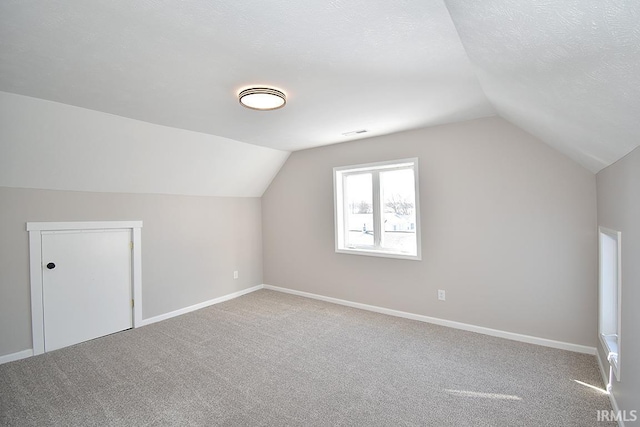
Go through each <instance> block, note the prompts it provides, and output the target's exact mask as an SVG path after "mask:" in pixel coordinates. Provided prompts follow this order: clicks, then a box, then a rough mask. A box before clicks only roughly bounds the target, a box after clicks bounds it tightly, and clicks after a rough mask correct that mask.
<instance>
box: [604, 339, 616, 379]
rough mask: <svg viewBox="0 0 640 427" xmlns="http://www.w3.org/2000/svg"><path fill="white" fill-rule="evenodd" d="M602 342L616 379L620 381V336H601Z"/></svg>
mask: <svg viewBox="0 0 640 427" xmlns="http://www.w3.org/2000/svg"><path fill="white" fill-rule="evenodd" d="M600 341H601V342H602V346H603V348H604V350H605V351H606V353H607V361H608V362H609V364H610V365H611V366H612V367H613V371H614V373H615V374H616V378H618V380H620V365H619V360H618V358H619V347H618V336H617V335H605V334H600Z"/></svg>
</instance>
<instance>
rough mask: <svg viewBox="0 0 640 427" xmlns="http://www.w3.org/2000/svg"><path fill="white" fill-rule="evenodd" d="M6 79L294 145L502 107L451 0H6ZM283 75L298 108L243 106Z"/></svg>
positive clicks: (1, 29)
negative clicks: (251, 92)
mask: <svg viewBox="0 0 640 427" xmlns="http://www.w3.org/2000/svg"><path fill="white" fill-rule="evenodd" d="M0 16H2V25H1V26H0V76H1V77H0V90H3V91H6V92H13V93H18V94H22V95H28V96H32V97H37V98H44V99H48V100H53V101H58V102H62V103H66V104H71V105H76V106H80V107H84V108H89V109H93V110H98V111H104V112H108V113H112V114H117V115H121V116H125V117H130V118H135V119H138V120H143V121H148V122H151V123H157V124H162V125H166V126H172V127H176V128H182V129H189V130H194V131H198V132H204V133H209V134H214V135H218V136H223V137H226V138H231V139H235V140H238V141H243V142H248V143H251V144H257V145H264V146H268V147H271V148H276V149H281V150H288V151H290V150H299V149H303V148H309V147H313V146H318V145H323V144H330V143H336V142H343V141H346V140H347V139H348V138H346V137H344V136H343V135H342V134H343V133H346V132H349V131H354V130H360V129H366V130H367V131H368V132H367V134H366V135H367V136H374V135H380V134H386V133H391V132H397V131H401V130H406V129H412V128H418V127H423V126H429V125H433V124H439V123H447V122H455V121H459V120H467V119H473V118H477V117H483V116H490V115H494V114H495V112H494V110H493V108H492V107H491V105H490V103H489V102H488V101H487V99H486V97H485V96H484V94H483V92H482V89H481V88H480V85H479V83H478V80H477V78H476V76H475V74H474V72H473V70H472V67H471V64H470V63H469V60H468V58H467V55H466V53H465V51H464V48H463V47H462V44H461V42H460V39H459V37H458V35H457V33H456V30H455V27H454V26H453V23H452V22H451V17H450V16H449V12H448V11H447V8H446V7H445V5H444V3H443V2H442V1H424V0H402V1H397V2H396V1H388V0H348V1H347V0H340V1H336V0H333V1H327V0H310V1H304V2H301V1H299V0H242V1H238V0H215V1H211V0H193V1H172V0H167V1H158V0H146V1H130V0H101V1H100V0H98V1H94V0H92V1H86V0H39V1H38V0H36V1H25V0H3V1H2V2H0ZM253 85H272V86H275V87H277V88H281V89H283V90H284V91H285V92H286V93H287V95H288V105H287V106H286V108H284V109H282V110H278V111H271V112H256V111H252V110H248V109H245V108H243V107H241V106H240V105H239V103H238V99H237V94H238V92H239V91H240V90H241V89H243V88H246V87H247V86H253Z"/></svg>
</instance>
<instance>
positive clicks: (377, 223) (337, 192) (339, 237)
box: [333, 157, 422, 261]
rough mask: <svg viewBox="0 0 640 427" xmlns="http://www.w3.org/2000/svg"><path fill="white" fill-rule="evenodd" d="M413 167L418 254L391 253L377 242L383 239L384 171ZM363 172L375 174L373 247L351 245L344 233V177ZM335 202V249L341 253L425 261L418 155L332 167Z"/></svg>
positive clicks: (373, 180) (373, 184)
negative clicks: (423, 256) (382, 188)
mask: <svg viewBox="0 0 640 427" xmlns="http://www.w3.org/2000/svg"><path fill="white" fill-rule="evenodd" d="M401 169H413V179H414V184H413V185H414V192H415V207H414V209H415V217H416V222H415V238H416V254H415V255H410V254H404V253H399V252H391V251H388V250H383V249H381V248H380V247H376V246H375V245H376V244H377V243H379V242H380V241H381V235H382V228H381V224H382V222H381V216H382V215H383V214H384V212H382V211H381V210H382V209H381V201H380V196H381V190H380V177H379V174H380V172H381V171H390V170H401ZM362 173H371V174H372V187H373V188H372V193H373V194H372V196H373V198H372V205H373V206H372V209H373V224H374V226H373V229H374V245H373V246H371V247H370V248H363V247H358V248H348V247H347V246H346V245H345V240H346V238H345V236H346V234H347V230H346V227H347V221H345V215H346V211H345V196H346V191H345V181H346V180H345V177H348V176H349V175H356V174H362ZM333 202H334V203H333V205H334V229H335V251H336V253H341V254H351V255H365V256H375V257H382V258H396V259H406V260H413V261H421V260H422V247H421V246H422V245H421V240H422V239H421V232H420V230H421V228H420V188H419V173H418V158H417V157H412V158H406V159H397V160H387V161H382V162H373V163H364V164H358V165H348V166H338V167H334V168H333Z"/></svg>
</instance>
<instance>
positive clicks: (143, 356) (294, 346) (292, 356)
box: [0, 290, 615, 427]
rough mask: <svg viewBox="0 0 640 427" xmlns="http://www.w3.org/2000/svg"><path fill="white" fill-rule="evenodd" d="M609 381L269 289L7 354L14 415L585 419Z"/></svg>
mask: <svg viewBox="0 0 640 427" xmlns="http://www.w3.org/2000/svg"><path fill="white" fill-rule="evenodd" d="M577 381H580V382H581V383H579V382H577ZM587 385H591V386H593V387H589V386H587ZM603 387H604V386H603V384H602V380H601V377H600V374H599V371H598V366H597V361H596V359H595V357H594V356H590V355H585V354H579V353H573V352H569V351H563V350H557V349H552V348H546V347H541V346H536V345H531V344H525V343H520V342H515V341H509V340H504V339H500V338H494V337H490V336H486V335H480V334H475V333H471V332H465V331H460V330H456V329H450V328H446V327H441V326H436V325H431V324H427V323H421V322H416V321H411V320H407V319H401V318H396V317H391V316H386V315H382V314H377V313H371V312H367V311H362V310H357V309H353V308H348V307H343V306H339V305H335V304H330V303H326V302H321V301H317V300H312V299H308V298H301V297H297V296H292V295H288V294H283V293H279V292H274V291H268V290H260V291H257V292H253V293H251V294H248V295H245V296H242V297H240V298H236V299H234V300H231V301H227V302H224V303H221V304H217V305H214V306H211V307H208V308H204V309H201V310H198V311H195V312H192V313H189V314H185V315H182V316H179V317H174V318H172V319H169V320H165V321H162V322H159V323H155V324H152V325H149V326H145V327H142V328H138V329H132V330H129V331H125V332H121V333H117V334H113V335H110V336H107V337H103V338H99V339H96V340H92V341H88V342H85V343H82V344H78V345H75V346H72V347H67V348H64V349H61V350H56V351H52V352H50V353H46V354H43V355H40V356H36V357H32V358H28V359H24V360H19V361H16V362H11V363H7V364H4V365H0V425H6V426H32V425H36V426H58V425H60V426H62V425H64V426H162V425H180V426H183V425H185V426H188V425H193V426H215V425H220V426H285V425H290V426H403V425H404V426H536V427H539V426H580V427H583V426H597V425H606V423H598V422H597V410H611V406H610V404H609V400H608V396H607V395H606V394H604V393H603V392H602V391H601V390H598V389H602V388H603ZM610 425H615V423H611V424H610Z"/></svg>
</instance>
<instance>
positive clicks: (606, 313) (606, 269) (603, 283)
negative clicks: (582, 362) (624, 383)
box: [598, 227, 621, 380]
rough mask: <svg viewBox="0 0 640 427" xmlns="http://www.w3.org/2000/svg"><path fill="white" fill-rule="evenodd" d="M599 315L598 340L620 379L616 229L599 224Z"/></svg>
mask: <svg viewBox="0 0 640 427" xmlns="http://www.w3.org/2000/svg"><path fill="white" fill-rule="evenodd" d="M599 231H600V232H599V242H600V244H599V246H600V248H599V249H600V250H599V256H600V278H599V286H598V287H599V298H598V306H599V313H598V314H599V315H598V328H599V335H600V341H601V342H602V346H603V348H604V350H605V351H606V352H607V359H608V361H609V364H610V365H611V367H612V368H613V372H614V373H615V374H616V378H618V380H620V304H621V293H620V291H621V277H620V267H621V262H620V261H621V260H620V249H621V242H620V237H621V236H620V232H619V231H614V230H609V229H607V228H604V227H600V228H599Z"/></svg>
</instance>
